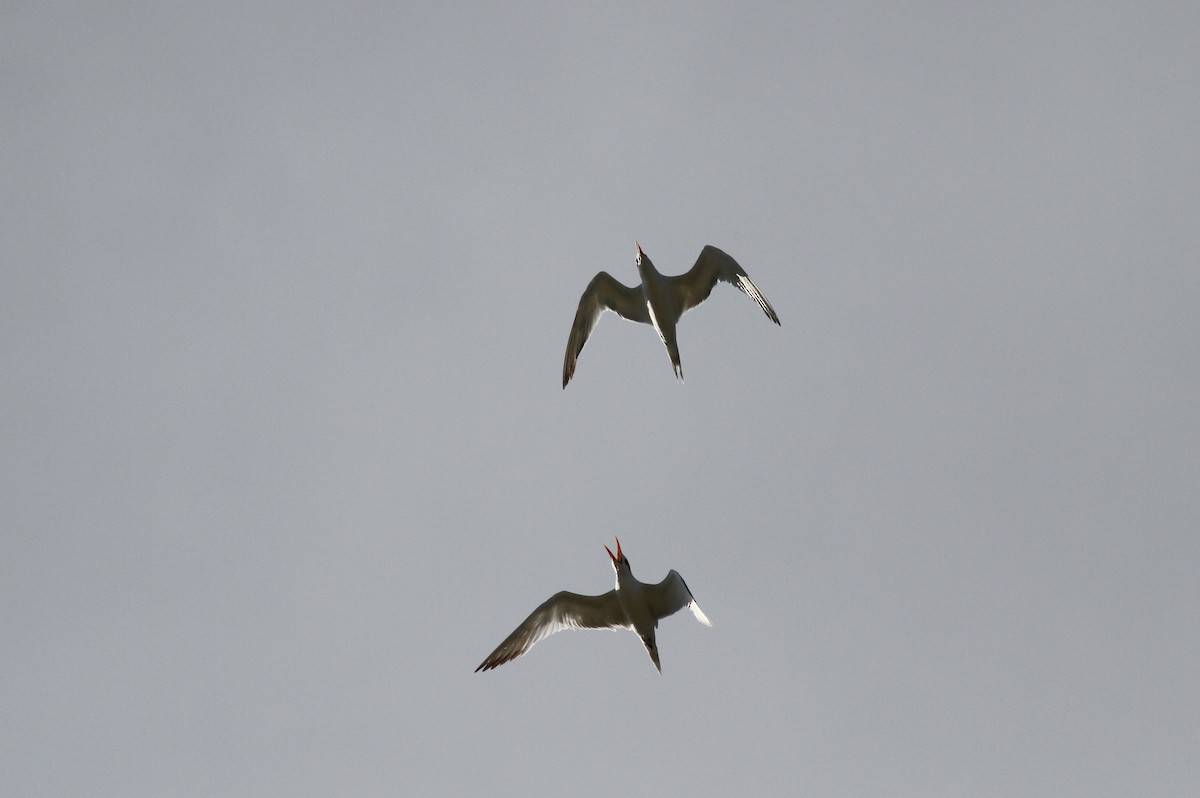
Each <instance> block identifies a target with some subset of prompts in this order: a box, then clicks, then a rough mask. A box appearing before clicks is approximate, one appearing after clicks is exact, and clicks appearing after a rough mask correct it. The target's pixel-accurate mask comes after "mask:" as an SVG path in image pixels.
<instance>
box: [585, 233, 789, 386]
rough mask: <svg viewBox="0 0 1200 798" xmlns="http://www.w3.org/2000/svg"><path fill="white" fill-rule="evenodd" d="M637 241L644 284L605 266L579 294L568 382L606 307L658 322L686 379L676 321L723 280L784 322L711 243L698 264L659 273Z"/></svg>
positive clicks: (678, 370)
mask: <svg viewBox="0 0 1200 798" xmlns="http://www.w3.org/2000/svg"><path fill="white" fill-rule="evenodd" d="M634 246H635V247H637V257H636V261H637V268H638V273H639V274H640V275H641V276H642V284H641V285H639V286H637V287H636V288H630V287H628V286H626V285H623V284H621V283H620V282H618V281H617V280H616V278H614V277H613V276H612V275H611V274H609V273H608V272H600V273H599V274H597V275H596V276H595V277H593V278H592V281H591V282H590V283H588V287H587V290H585V291H584V292H583V296H581V297H580V298H579V309H578V310H576V311H575V323H574V324H572V325H571V337H570V338H568V339H567V354H566V356H565V357H564V359H563V388H566V387H567V383H568V382H570V381H571V375H573V374H574V373H575V363H576V361H577V360H578V359H579V353H580V352H581V351H583V345H584V344H585V343H587V339H588V336H589V335H591V334H592V330H593V329H595V327H596V322H597V321H599V320H600V316H601V315H603V313H604V311H606V310H611V311H613V312H614V313H616V314H617V315H618V316H621V317H622V318H625V319H629V320H630V321H636V322H640V323H642V324H649V325H651V326H653V327H654V329H655V331H656V332H657V333H658V337H659V338H662V342H663V344H664V345H665V346H666V347H667V354H668V355H669V356H670V358H671V365H672V366H674V368H675V376H676V377H678V378H679V379H680V381H682V380H683V367H682V366H681V365H680V362H679V344H678V343H677V342H676V340H675V325H676V324H678V323H679V318H680V317H681V316H682V315H683V314H684V313H686V312H687V311H689V310H691V309H692V308H694V307H696V305H699V304H700V303H701V302H703V301H704V300H705V299H708V295H709V294H710V293H712V290H713V286H714V285H716V284H717V281H718V280H721V281H723V282H726V283H729V284H730V285H733V286H736V287H737V288H739V289H741V290H742V291H744V292H746V294H748V295H749V296H750V298H751V299H753V300H754V301H755V302H757V303H758V306H759V307H760V308H762V309H763V313H766V314H767V318H769V319H770V320H771V321H773V322H775V323H776V324H779V317H778V316H776V315H775V309H774V308H772V307H771V303H770V302H768V301H767V298H766V297H765V296H763V295H762V292H761V291H759V290H758V286H756V285H755V284H754V282H753V281H752V280H751V279H750V276H749V275H748V274H746V270H745V269H743V268H742V267H741V266H739V265H738V262H737V261H735V260H734V259H733V258H731V257H729V256H728V255H726V254H725V253H724V252H722V251H721V250H719V249H717V248H716V247H714V246H712V245H711V244H710V245H708V246H706V247H705V248H704V249H702V250H701V251H700V257H698V258H696V263H695V265H693V266H692V268H691V269H689V270H688V271H687V273H685V274H678V275H666V274H661V273H659V271H658V270H657V269H655V268H654V264H653V263H652V262H651V261H650V258H649V257H647V256H646V253H645V252H643V251H642V246H641V244H638V243H637V242H636V241H635V242H634Z"/></svg>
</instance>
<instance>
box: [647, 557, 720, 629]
mask: <svg viewBox="0 0 1200 798" xmlns="http://www.w3.org/2000/svg"><path fill="white" fill-rule="evenodd" d="M645 595H646V601H647V602H648V603H649V604H650V613H651V614H652V615H653V616H654V623H655V625H656V626H657V625H658V622H659V620H660V619H662V618H666V617H667V616H668V615H674V614H675V613H677V612H679V611H680V610H681V609H683V608H684V607H687V608H688V609H690V610H691V611H692V614H693V615H695V616H696V620H698V621H699V622H700V623H702V624H704V625H705V626H712V621H710V620H709V619H708V616H707V615H705V614H704V613H703V612H702V611H701V610H700V605H699V604H697V603H696V597H695V596H693V595H692V591H690V590H688V586H687V582H685V581H683V577H682V576H680V575H679V572H678V571H675V570H672V571H671V573H669V574H667V578H666V579H664V580H662V581H661V582H659V583H658V584H657V585H647V586H646V587H645Z"/></svg>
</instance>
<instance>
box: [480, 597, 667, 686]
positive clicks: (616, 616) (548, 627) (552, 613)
mask: <svg viewBox="0 0 1200 798" xmlns="http://www.w3.org/2000/svg"><path fill="white" fill-rule="evenodd" d="M680 581H683V580H680ZM626 625H627V624H626V621H625V613H624V612H622V610H621V605H620V604H619V603H618V602H617V592H616V591H615V590H610V591H608V592H607V593H605V594H604V595H602V596H581V595H580V594H578V593H569V592H567V591H566V590H563V591H562V592H559V593H555V594H554V595H553V596H551V597H550V598H548V599H547V600H546V601H544V602H543V603H542V605H541V606H540V607H538V608H537V609H536V610H534V611H533V612H532V613H530V615H529V617H528V618H526V619H525V620H524V621H523V622H522V623H521V625H520V626H518V627H517V628H516V629H514V630H513V633H512V634H510V635H509V636H508V637H506V638H505V639H504V642H503V643H501V644H500V645H499V646H497V647H496V650H495V651H493V652H492V653H491V654H489V655H488V657H487V659H485V660H484V661H483V662H481V663H479V667H478V668H476V669H475V672H476V673H479V671H488V670H491V669H492V668H498V667H500V666H501V665H503V664H504V663H506V662H508V661H509V660H514V659H516V658H517V657H519V656H521V655H522V654H524V653H525V652H526V651H528V650H529V649H531V648H533V646H534V644H535V643H537V642H538V641H539V640H542V639H544V638H547V637H549V636H550V635H552V634H554V633H555V632H561V631H562V630H563V629H623V628H625V627H626Z"/></svg>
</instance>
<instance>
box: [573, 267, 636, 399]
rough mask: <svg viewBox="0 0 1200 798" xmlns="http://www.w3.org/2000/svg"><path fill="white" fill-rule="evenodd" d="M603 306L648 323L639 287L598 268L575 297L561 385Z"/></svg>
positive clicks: (593, 327) (634, 319) (619, 314)
mask: <svg viewBox="0 0 1200 798" xmlns="http://www.w3.org/2000/svg"><path fill="white" fill-rule="evenodd" d="M606 310H611V311H613V312H614V313H616V314H617V315H618V316H621V317H622V318H626V319H629V320H630V321H637V322H641V323H642V324H649V323H650V313H649V311H648V310H647V308H646V298H645V296H643V295H642V287H641V286H640V285H639V286H638V287H636V288H630V287H629V286H626V285H622V284H621V283H619V282H617V280H616V278H614V277H613V276H612V275H611V274H609V273H608V272H600V273H599V274H597V275H596V276H595V277H593V278H592V281H591V282H590V283H588V287H587V289H586V290H585V291H584V292H583V296H581V297H580V298H579V309H578V310H576V311H575V323H574V324H572V325H571V337H570V338H568V339H567V354H566V356H565V357H564V358H563V387H564V388H566V387H567V383H568V382H570V380H571V375H573V374H574V373H575V362H576V361H577V360H578V359H579V353H580V352H582V351H583V345H584V344H585V343H587V339H588V336H589V335H591V334H592V330H593V329H595V327H596V322H597V321H599V320H600V316H601V315H602V314H603V313H604V311H606Z"/></svg>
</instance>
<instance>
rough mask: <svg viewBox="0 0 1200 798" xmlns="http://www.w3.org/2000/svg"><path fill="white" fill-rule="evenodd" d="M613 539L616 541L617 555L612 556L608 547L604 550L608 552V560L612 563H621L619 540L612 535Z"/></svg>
mask: <svg viewBox="0 0 1200 798" xmlns="http://www.w3.org/2000/svg"><path fill="white" fill-rule="evenodd" d="M613 537H614V538H616V540H617V553H616V554H613V553H612V549H610V548H609V547H608V546H605V547H604V550H605V551H607V552H608V558H609V559H610V560H612V561H613V562H614V563H617V562H620V561H621V539H620V538H618V537H617V536H616V535H613Z"/></svg>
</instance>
